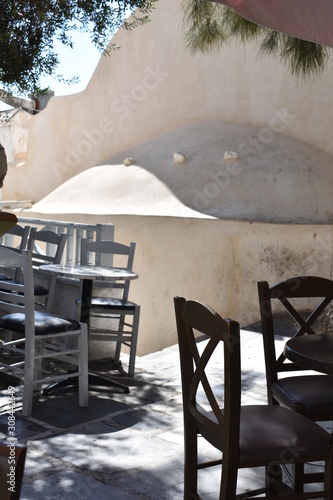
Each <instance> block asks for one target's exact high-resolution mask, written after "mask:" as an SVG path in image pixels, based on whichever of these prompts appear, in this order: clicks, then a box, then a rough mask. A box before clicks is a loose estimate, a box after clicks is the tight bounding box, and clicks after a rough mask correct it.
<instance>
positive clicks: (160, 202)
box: [33, 121, 333, 224]
mask: <svg viewBox="0 0 333 500" xmlns="http://www.w3.org/2000/svg"><path fill="white" fill-rule="evenodd" d="M226 151H229V152H230V151H233V152H234V153H236V159H225V156H224V155H225V152H226ZM177 152H178V153H181V154H182V155H183V156H184V162H182V163H177V162H175V159H174V154H175V153H177ZM229 156H230V155H229ZM234 156H235V155H234ZM128 158H130V159H131V161H129V162H128V163H133V164H131V165H129V166H125V165H124V161H125V160H126V159H128ZM125 163H126V161H125ZM332 167H333V158H332V156H331V155H330V154H328V153H325V152H324V151H321V150H319V149H318V148H316V147H314V146H312V145H310V144H308V143H305V142H303V141H300V140H299V139H295V138H292V137H288V136H286V135H283V134H281V133H278V132H275V131H274V130H273V129H271V128H268V127H258V126H253V125H244V124H243V125H242V124H237V123H226V122H218V121H215V122H201V123H197V124H193V125H188V126H186V127H182V128H180V129H176V130H173V131H171V132H169V133H166V134H163V135H162V136H160V137H158V138H155V139H153V140H150V141H147V142H145V143H142V144H140V145H138V146H135V147H132V148H130V149H128V150H126V151H124V152H122V153H121V154H118V155H116V156H114V157H112V158H111V159H110V160H109V161H107V162H106V164H105V165H102V166H98V167H93V168H90V169H88V170H86V171H84V172H82V173H81V174H78V175H76V176H75V177H73V178H72V179H70V180H69V181H67V182H65V183H64V184H62V185H61V186H60V187H59V188H57V189H56V190H55V191H54V192H53V193H51V194H50V195H48V196H46V197H45V198H44V199H43V200H42V201H40V202H39V203H36V204H35V205H34V208H33V210H34V211H37V212H42V213H44V214H47V213H57V214H70V213H73V214H80V213H81V214H84V213H88V214H104V215H106V214H109V215H147V216H171V217H193V218H202V217H213V218H220V219H231V220H243V221H257V222H259V221H260V222H275V223H276V222H280V223H296V224H297V223H302V224H314V223H319V224H322V223H331V222H333V205H332V186H333V168H332Z"/></svg>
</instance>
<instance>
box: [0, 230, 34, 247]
mask: <svg viewBox="0 0 333 500" xmlns="http://www.w3.org/2000/svg"><path fill="white" fill-rule="evenodd" d="M29 232H30V226H20V225H19V224H15V226H13V227H12V228H11V229H9V230H8V231H7V232H6V234H5V235H4V236H3V237H2V239H1V243H2V244H3V245H5V246H8V247H12V248H16V249H17V250H19V251H20V252H22V251H23V250H25V249H26V248H27V242H28V237H29Z"/></svg>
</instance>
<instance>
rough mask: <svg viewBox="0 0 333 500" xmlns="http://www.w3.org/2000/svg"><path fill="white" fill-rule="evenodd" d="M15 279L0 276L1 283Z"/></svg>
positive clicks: (3, 275)
mask: <svg viewBox="0 0 333 500" xmlns="http://www.w3.org/2000/svg"><path fill="white" fill-rule="evenodd" d="M12 280H13V278H11V277H10V276H7V275H6V274H0V281H12Z"/></svg>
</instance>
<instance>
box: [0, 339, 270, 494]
mask: <svg viewBox="0 0 333 500" xmlns="http://www.w3.org/2000/svg"><path fill="white" fill-rule="evenodd" d="M241 341H242V379H243V396H242V403H243V404H249V403H259V404H261V403H265V401H266V392H265V391H266V389H265V379H264V361H263V346H262V338H261V334H260V333H257V332H255V331H245V330H243V331H242V339H241ZM200 345H204V343H202V344H200ZM123 362H124V363H125V361H123ZM220 366H221V365H220V359H219V356H218V354H217V356H216V357H215V358H214V363H213V367H212V373H213V376H214V380H215V381H216V384H219V381H220ZM114 378H115V376H114ZM117 379H118V380H121V381H122V382H123V383H125V384H127V385H128V386H129V388H130V393H129V394H123V393H121V392H119V391H118V390H117V389H113V390H110V389H99V390H94V389H92V390H91V391H90V399H89V406H88V407H87V408H79V406H78V397H77V393H76V391H75V390H69V389H67V390H61V391H58V392H54V393H53V394H51V395H48V396H42V397H41V398H40V399H39V400H35V401H34V405H33V413H32V416H31V417H29V418H23V417H22V415H21V414H20V399H21V391H20V388H19V387H17V388H16V404H17V413H16V437H17V439H18V441H23V442H27V444H28V453H27V460H26V466H25V474H24V480H23V487H22V492H21V500H36V499H41V500H56V499H61V500H73V499H76V498H79V499H80V500H137V499H144V500H177V499H180V500H181V499H182V498H183V422H182V418H183V417H182V397H181V384H180V370H179V357H178V346H173V347H170V348H168V349H165V350H164V351H161V352H158V353H154V354H150V355H148V356H144V357H141V358H138V359H137V365H136V375H135V377H134V379H129V378H126V377H124V376H121V377H120V376H119V375H118V376H117ZM7 402H8V399H7V390H6V389H5V390H3V391H2V392H1V393H0V404H1V407H0V408H1V409H2V410H1V417H0V431H1V433H0V439H6V438H7V437H8V433H7V430H8V420H7V419H8V408H7ZM200 453H201V454H202V455H204V456H209V457H214V456H215V451H214V450H211V449H210V448H208V447H207V445H204V443H201V444H200ZM200 474H201V476H200V480H199V484H200V486H199V487H200V492H201V495H202V499H203V500H216V499H217V498H218V487H219V474H220V470H219V468H218V467H216V468H213V469H210V470H208V469H207V470H205V471H202V473H200ZM262 477H263V476H262V470H260V469H259V470H246V471H240V474H239V487H240V489H241V490H244V489H246V488H252V487H253V486H260V485H262Z"/></svg>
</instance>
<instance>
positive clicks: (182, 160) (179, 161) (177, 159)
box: [173, 153, 187, 165]
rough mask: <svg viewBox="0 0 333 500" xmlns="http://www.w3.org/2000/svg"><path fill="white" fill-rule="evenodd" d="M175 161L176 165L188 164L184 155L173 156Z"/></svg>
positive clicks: (176, 154)
mask: <svg viewBox="0 0 333 500" xmlns="http://www.w3.org/2000/svg"><path fill="white" fill-rule="evenodd" d="M173 161H174V163H176V164H178V165H179V164H182V163H186V162H187V158H186V156H185V155H183V153H174V154H173Z"/></svg>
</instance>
